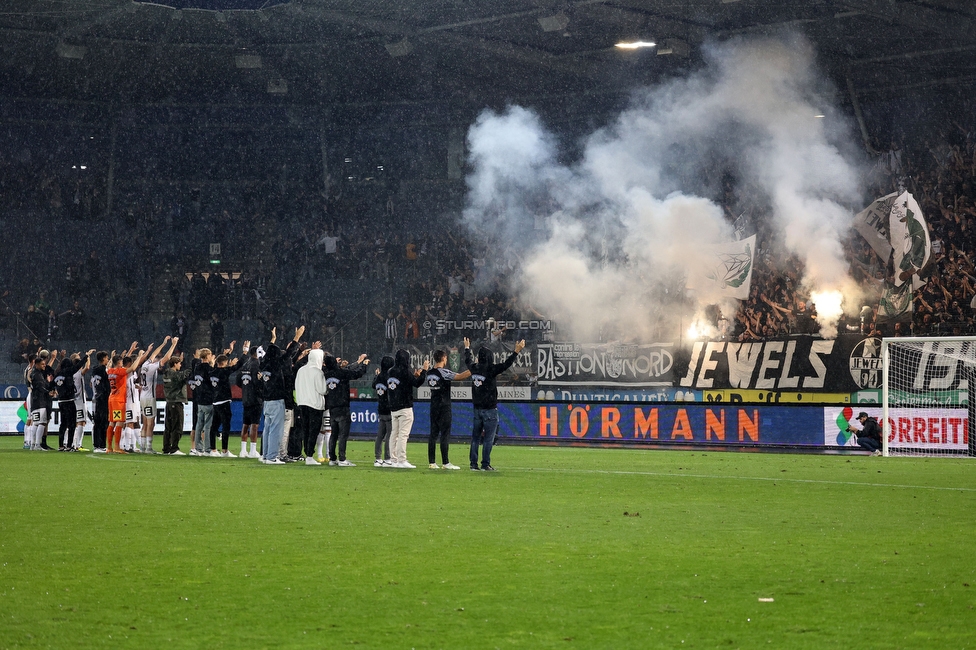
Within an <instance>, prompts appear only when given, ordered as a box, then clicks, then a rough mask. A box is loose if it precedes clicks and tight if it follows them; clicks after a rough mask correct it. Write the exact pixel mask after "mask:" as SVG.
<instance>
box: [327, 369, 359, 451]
mask: <svg viewBox="0 0 976 650" xmlns="http://www.w3.org/2000/svg"><path fill="white" fill-rule="evenodd" d="M322 372H323V373H324V374H325V383H326V384H327V385H328V387H329V393H328V395H326V396H325V408H326V409H327V410H328V411H329V418H331V420H332V436H331V437H330V438H329V460H330V461H334V460H337V459H338V460H340V461H343V460H345V459H346V442H347V441H348V440H349V429H350V427H351V426H352V418H351V417H350V415H349V380H351V379H359V378H360V377H362V376H363V375H365V374H366V366H364V365H363V364H361V363H354V364H351V365H349V366H346V367H345V368H340V367H339V363H338V362H337V361H336V358H335V357H333V356H331V355H328V356H326V357H325V369H324V370H323V371H322ZM337 448H338V457H337V456H336V450H337Z"/></svg>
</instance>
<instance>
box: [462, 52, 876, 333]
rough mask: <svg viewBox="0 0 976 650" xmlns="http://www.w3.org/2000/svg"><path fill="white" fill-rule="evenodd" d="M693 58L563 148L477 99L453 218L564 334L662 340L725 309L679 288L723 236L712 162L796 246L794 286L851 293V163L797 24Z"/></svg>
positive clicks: (854, 190)
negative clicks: (791, 30)
mask: <svg viewBox="0 0 976 650" xmlns="http://www.w3.org/2000/svg"><path fill="white" fill-rule="evenodd" d="M706 61H707V65H706V66H705V68H704V69H703V70H702V71H700V72H698V73H696V74H694V75H692V76H690V77H688V78H686V79H681V80H676V81H673V82H670V83H668V84H665V85H662V86H659V87H655V88H648V89H644V90H642V91H640V92H639V93H636V94H635V96H634V98H633V100H632V102H631V106H630V107H629V108H628V109H627V110H625V111H624V112H623V113H622V114H620V115H619V116H618V117H617V118H616V119H615V120H614V121H613V123H611V124H610V125H608V126H607V127H605V128H603V129H601V130H599V131H598V132H596V133H594V134H592V135H591V136H589V137H588V138H587V139H586V141H585V146H584V150H583V153H582V155H581V157H580V159H579V160H578V161H576V162H574V163H572V164H565V163H562V162H560V160H559V156H560V151H559V148H558V142H557V141H556V138H555V137H554V136H553V135H552V134H550V133H549V132H547V131H546V129H545V128H544V127H543V125H542V124H541V122H540V120H539V118H538V116H537V115H536V114H535V113H534V112H532V111H530V110H527V109H524V108H521V107H510V108H509V109H508V110H506V111H505V112H503V113H495V112H491V111H485V112H484V113H483V114H482V115H481V116H480V117H479V118H478V120H477V122H476V123H475V124H474V125H473V126H472V127H471V129H470V131H469V134H468V144H469V151H470V158H469V162H470V164H471V168H472V170H473V171H472V173H471V174H470V176H469V177H468V187H469V194H468V204H467V207H466V209H465V212H464V218H465V222H466V223H467V224H468V225H469V226H471V228H472V229H473V230H474V231H475V232H476V233H477V234H478V236H479V237H480V238H482V239H483V240H484V241H485V243H486V244H488V245H489V250H490V251H491V256H492V257H493V258H494V259H495V261H497V262H499V266H506V267H508V268H513V269H514V270H515V273H514V277H513V278H512V282H513V285H514V286H512V287H511V289H513V290H514V291H516V292H517V293H518V294H519V296H520V297H521V298H522V299H523V301H526V302H528V303H529V304H530V305H532V306H533V307H534V308H535V309H537V310H539V311H541V312H543V313H544V314H546V315H547V316H550V317H551V318H553V319H554V320H555V321H556V322H557V323H558V324H559V326H560V327H561V328H562V330H563V331H564V332H566V333H567V334H568V335H570V336H572V337H574V338H576V339H578V340H589V341H593V340H596V339H597V338H598V337H603V338H630V339H634V340H653V339H657V340H677V339H678V338H679V337H680V336H681V330H679V328H683V327H687V326H688V325H690V324H691V321H692V320H693V319H695V318H697V317H699V316H700V315H701V314H702V312H703V310H704V309H705V307H706V306H707V305H712V304H718V305H719V306H720V307H721V309H722V312H723V313H724V314H725V315H726V316H728V317H731V316H732V314H733V313H734V312H735V310H736V309H737V307H738V304H737V302H736V301H734V300H730V299H728V298H724V299H723V298H721V296H719V295H717V294H715V293H712V294H709V293H707V292H703V291H702V290H698V291H696V292H689V291H687V290H686V289H685V287H686V286H690V285H689V283H688V282H689V278H693V277H694V276H695V274H696V273H700V269H702V268H703V267H705V266H707V263H708V262H709V258H710V253H709V252H708V250H707V249H708V247H709V246H710V245H714V244H719V243H722V242H728V241H730V240H732V239H733V231H732V226H731V224H730V222H729V220H728V218H727V217H726V215H724V214H723V211H722V209H721V208H720V207H719V206H718V205H717V204H716V203H714V202H713V201H711V200H709V199H708V198H703V197H706V196H716V195H717V193H718V189H719V186H720V181H721V175H722V174H723V173H724V174H731V175H733V176H734V177H735V178H736V179H737V185H738V186H739V187H740V188H748V193H750V194H751V195H753V196H752V199H751V202H752V203H753V204H755V205H758V206H760V208H761V209H760V210H759V212H760V213H761V214H762V215H763V219H764V220H765V222H766V226H765V227H766V228H767V229H768V230H769V231H770V232H771V233H772V234H773V235H774V237H773V239H774V241H775V242H776V245H777V246H778V247H781V248H782V250H783V251H784V252H786V253H789V254H795V255H796V256H798V257H799V259H800V260H801V261H802V262H803V264H804V267H805V275H804V277H803V280H802V282H803V285H804V287H805V288H806V289H807V290H808V291H810V292H814V291H819V292H823V291H841V292H843V293H844V294H845V295H847V296H850V297H851V298H852V302H853V298H854V294H855V292H856V287H854V285H853V282H852V281H851V280H850V279H849V276H848V265H847V262H846V261H845V260H844V255H843V249H842V245H841V242H842V240H843V238H844V237H845V236H846V234H847V231H848V229H849V226H850V221H851V219H852V217H853V212H852V210H851V206H854V205H856V204H857V203H858V201H860V199H861V193H860V184H859V179H860V178H861V174H860V171H859V169H858V165H857V162H856V160H857V158H856V154H853V153H852V152H850V151H846V148H847V147H849V146H851V145H850V143H851V142H852V141H853V140H854V139H853V137H852V136H851V131H850V128H849V125H848V124H847V122H846V120H844V118H843V117H842V116H841V115H839V114H838V112H837V111H836V110H835V109H833V108H832V102H831V99H830V94H829V88H828V87H827V86H825V84H824V83H823V81H822V80H821V78H820V76H819V74H818V73H817V71H816V68H815V65H814V55H813V51H812V49H811V48H810V46H809V45H808V43H807V42H806V41H804V40H803V39H801V38H798V37H787V38H783V39H762V40H753V41H744V40H741V41H735V42H730V43H726V44H722V45H716V46H712V47H709V48H708V49H707V52H706ZM818 114H819V115H825V119H818V118H817V117H816V116H817V115H818ZM540 217H544V218H545V225H544V227H542V228H541V229H539V228H537V224H538V223H539V218H540ZM513 258H514V259H513ZM695 286H700V284H695ZM837 315H839V314H837ZM837 315H834V318H836V316H837ZM822 316H823V314H822ZM831 333H832V332H831V331H830V327H829V326H828V327H825V334H828V335H829V334H831Z"/></svg>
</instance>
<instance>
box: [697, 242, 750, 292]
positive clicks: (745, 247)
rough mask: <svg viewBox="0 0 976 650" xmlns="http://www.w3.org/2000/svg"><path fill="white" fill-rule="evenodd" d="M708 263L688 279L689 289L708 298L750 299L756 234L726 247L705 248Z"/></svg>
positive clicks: (721, 245) (724, 245)
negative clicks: (693, 276)
mask: <svg viewBox="0 0 976 650" xmlns="http://www.w3.org/2000/svg"><path fill="white" fill-rule="evenodd" d="M704 250H705V251H707V252H708V253H709V254H706V255H705V257H706V258H707V259H709V260H710V262H709V263H708V265H707V268H703V269H702V273H701V274H700V276H699V277H697V278H689V279H688V286H689V288H692V289H695V290H697V291H698V292H700V293H702V294H704V295H707V296H709V297H710V298H711V299H719V298H737V299H738V300H745V299H746V298H748V297H749V287H750V285H751V284H752V267H753V263H754V261H755V256H756V235H752V236H751V237H746V238H745V239H740V240H739V241H733V242H728V243H725V244H715V245H714V246H706V247H704Z"/></svg>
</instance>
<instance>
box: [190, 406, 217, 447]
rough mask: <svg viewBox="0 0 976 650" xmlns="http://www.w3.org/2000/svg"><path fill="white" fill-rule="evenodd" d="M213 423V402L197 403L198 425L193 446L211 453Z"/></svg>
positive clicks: (194, 432) (194, 431) (194, 430)
mask: <svg viewBox="0 0 976 650" xmlns="http://www.w3.org/2000/svg"><path fill="white" fill-rule="evenodd" d="M212 425H213V404H198V405H197V426H196V427H195V428H194V429H193V448H194V449H196V450H197V451H200V452H204V453H207V454H209V453H210V427H211V426H212Z"/></svg>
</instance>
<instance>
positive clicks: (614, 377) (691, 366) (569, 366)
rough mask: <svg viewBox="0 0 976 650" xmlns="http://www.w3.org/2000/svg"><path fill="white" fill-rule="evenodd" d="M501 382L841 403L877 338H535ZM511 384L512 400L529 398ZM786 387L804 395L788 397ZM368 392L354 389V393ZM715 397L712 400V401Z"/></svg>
mask: <svg viewBox="0 0 976 650" xmlns="http://www.w3.org/2000/svg"><path fill="white" fill-rule="evenodd" d="M488 347H489V349H491V350H492V353H493V356H494V360H495V361H496V362H501V361H504V360H505V359H506V358H507V357H508V355H509V353H510V351H511V349H512V346H511V345H510V344H507V343H506V344H502V343H492V344H489V345H488ZM405 349H407V351H408V352H409V353H410V362H411V364H412V365H413V366H414V367H419V366H421V365H423V363H424V361H430V360H432V354H433V349H432V348H423V347H419V346H406V348H405ZM446 351H447V352H448V364H447V365H448V367H449V368H451V369H452V370H456V371H460V370H463V369H464V368H463V367H462V366H463V364H462V362H461V355H462V351H461V350H458V349H456V348H455V349H450V348H449V349H447V350H446ZM974 354H976V349H974ZM686 364H687V365H686ZM506 382H511V383H515V384H517V385H518V386H531V389H532V391H531V392H532V395H533V396H534V397H535V399H545V400H555V401H574V400H575V401H623V400H630V401H645V402H657V401H675V402H682V401H703V400H704V398H703V396H702V391H712V392H713V393H714V392H715V391H723V390H732V391H734V392H735V394H737V395H744V393H743V392H742V391H760V392H762V393H763V394H762V396H761V397H760V396H759V395H758V393H749V395H750V397H749V398H746V397H743V400H742V401H754V402H766V403H770V402H775V401H776V395H775V394H776V393H779V394H780V396H779V401H781V402H782V401H785V400H787V399H789V400H791V401H796V402H799V403H802V402H805V401H807V395H810V400H809V401H811V402H821V403H822V402H824V401H829V402H837V403H846V401H848V400H849V396H850V395H851V394H853V393H856V392H858V391H864V390H867V391H870V390H875V389H879V388H880V387H881V339H878V338H869V337H865V336H862V335H860V334H841V335H840V336H838V337H837V338H836V339H829V340H824V339H818V338H814V337H811V336H797V337H791V338H789V339H784V340H778V341H758V342H751V343H739V342H737V341H698V342H695V343H694V344H693V345H692V346H691V349H690V350H689V351H685V350H681V351H678V350H676V347H675V345H674V344H672V343H657V344H646V345H623V344H591V345H587V344H580V343H558V342H557V343H539V344H537V345H529V346H527V347H526V348H525V349H524V350H523V351H522V352H521V353H520V354H519V355H518V357H517V358H516V361H515V364H514V365H513V366H512V371H511V373H506V374H505V375H503V381H502V383H506ZM461 385H463V384H461ZM512 390H513V394H512V395H511V396H510V397H511V399H529V398H528V397H523V395H524V392H519V391H514V388H512ZM770 392H772V393H773V396H772V397H770V396H769V395H768V393H770ZM791 393H795V394H796V395H802V396H803V397H792V398H790V397H787V395H788V394H791ZM819 393H827V395H826V396H819V395H817V394H819ZM368 394H369V391H368V390H363V389H360V390H359V391H358V395H359V396H363V395H368ZM842 395H843V396H844V397H842ZM716 397H717V396H715V395H713V399H712V400H711V401H713V402H714V401H718V400H717V399H716ZM722 397H723V398H724V394H723V395H722ZM508 398H509V396H508V395H506V396H505V399H508ZM462 399H464V398H462ZM734 399H736V398H735V397H731V396H730V397H729V399H728V400H726V401H730V400H734ZM704 401H708V400H704ZM868 401H872V400H871V399H870V398H868Z"/></svg>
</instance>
